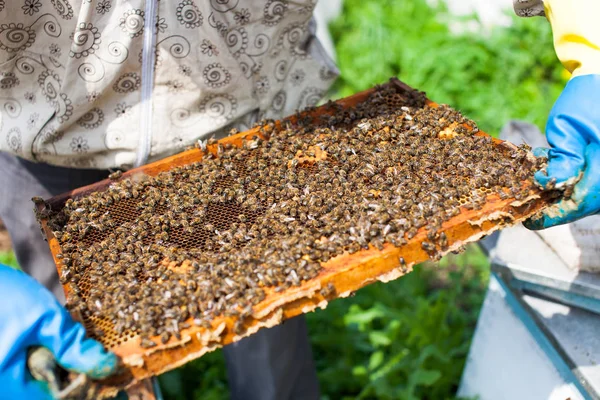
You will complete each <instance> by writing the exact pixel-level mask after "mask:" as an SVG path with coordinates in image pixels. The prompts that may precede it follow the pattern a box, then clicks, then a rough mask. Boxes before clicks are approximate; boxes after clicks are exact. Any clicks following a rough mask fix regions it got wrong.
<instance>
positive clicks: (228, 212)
mask: <svg viewBox="0 0 600 400" xmlns="http://www.w3.org/2000/svg"><path fill="white" fill-rule="evenodd" d="M410 96H411V95H409V94H407V92H405V91H402V90H399V91H398V92H397V93H393V94H390V95H387V96H386V97H385V98H384V102H385V104H386V105H387V106H388V107H391V108H399V107H402V106H404V105H406V104H407V103H409V102H411V101H413V100H414V99H412V98H411V97H410ZM363 99H364V100H368V97H365V98H363ZM324 107H325V108H327V106H324ZM328 112H332V111H331V110H329V111H328ZM333 112H335V110H334V111H333ZM195 161H197V160H195ZM189 162H194V160H192V161H189ZM234 163H235V167H234V168H235V169H236V170H237V171H238V174H239V175H240V176H244V174H245V168H244V159H242V160H238V161H235V162H234ZM180 165H181V164H180ZM298 167H299V168H303V169H304V170H306V171H307V172H308V173H309V174H311V175H312V174H316V173H317V172H318V169H317V167H316V166H315V165H313V164H311V163H304V164H300V165H299V166H298ZM167 169H168V168H167ZM163 170H165V167H163ZM157 173H158V171H155V172H152V173H149V174H154V175H156V174H157ZM127 176H129V173H126V174H124V177H123V179H125V178H126V177H127ZM111 184H112V183H111V182H109V181H106V182H104V183H101V184H98V185H94V188H93V189H94V191H102V190H105V189H107V188H108V187H109V186H110V185H111ZM232 184H233V180H231V179H228V178H225V179H222V180H220V182H219V183H218V185H219V186H220V187H223V188H229V187H231V185H232ZM81 193H82V194H88V193H89V190H85V191H82V192H81ZM475 193H477V194H478V195H479V196H481V197H487V196H489V195H492V194H493V192H492V190H491V189H487V188H483V187H481V188H477V189H476V190H475ZM70 197H71V195H67V196H62V197H60V198H59V199H51V200H49V201H48V203H49V204H51V205H52V209H53V210H54V211H55V212H56V211H58V212H60V207H61V206H62V205H64V203H65V201H66V200H67V199H68V198H70ZM72 197H73V198H77V197H78V194H77V193H76V194H74V195H73V196H72ZM140 198H141V196H140V197H138V198H137V199H136V198H129V199H122V200H121V201H119V202H116V203H114V204H113V205H111V206H108V207H102V208H100V209H99V210H98V211H99V213H100V214H105V213H107V214H108V215H110V217H112V219H113V220H114V222H115V225H114V226H113V227H112V228H108V229H105V230H103V231H100V230H98V229H96V228H94V227H91V228H90V229H89V230H88V231H87V232H86V234H85V236H84V237H83V239H82V243H83V244H85V245H86V246H91V245H93V244H95V243H100V242H102V241H103V240H105V239H106V238H107V237H108V236H109V235H110V234H111V232H113V231H114V230H115V229H117V227H119V226H123V225H124V224H127V223H131V222H133V221H134V220H136V218H138V217H139V216H140V211H139V208H138V203H139V202H140V201H141V200H140ZM471 201H472V198H471V197H469V196H462V197H460V199H459V204H460V205H461V206H464V205H467V204H469V203H470V202H471ZM266 207H267V205H266V204H265V203H264V202H263V201H259V207H257V208H256V209H255V210H254V211H252V210H250V209H247V208H244V207H242V206H240V205H239V204H237V203H236V202H234V201H231V202H226V203H223V204H210V205H209V208H208V210H207V212H206V216H205V218H206V220H207V223H210V224H212V225H214V227H215V228H216V229H218V230H226V229H228V228H229V227H230V226H231V224H232V223H234V222H237V221H238V216H239V215H240V214H244V215H246V217H247V224H248V225H251V224H253V223H254V222H255V221H258V220H260V218H261V217H262V216H263V215H264V213H265V211H266ZM167 211H168V209H167V208H166V207H165V206H162V205H157V206H156V208H155V215H164V214H165V213H166V212H167ZM185 211H191V210H190V209H186V210H185ZM42 223H43V225H44V224H45V223H47V221H45V222H44V221H42ZM46 233H47V235H48V236H49V239H51V240H52V239H54V241H56V240H55V238H54V237H53V234H52V232H51V231H50V229H47V227H46ZM210 236H211V232H209V231H208V230H206V229H204V228H199V229H197V230H196V232H195V233H193V234H190V233H187V232H185V231H184V230H183V228H182V227H180V228H174V229H172V230H171V231H169V239H168V242H169V244H170V245H173V246H176V247H179V248H183V249H200V250H202V251H205V250H206V247H205V242H206V241H207V240H208V239H209V238H210ZM51 240H49V241H51ZM143 242H144V244H145V245H149V244H151V243H153V242H154V238H153V237H151V236H148V237H145V238H144V239H143ZM243 245H244V244H240V245H238V246H237V247H238V248H239V247H241V246H243ZM53 252H54V254H55V255H56V251H55V250H53ZM147 278H148V276H146V275H145V274H144V272H143V271H141V272H139V274H138V275H137V279H138V280H140V281H143V280H146V279H147ZM80 282H81V283H80V284H79V288H80V290H81V292H80V293H79V295H80V296H81V298H82V299H83V300H86V299H87V298H88V296H89V292H90V290H92V287H93V283H92V282H91V281H90V279H89V276H88V274H87V272H86V271H84V272H83V274H82V277H81V280H80ZM67 292H68V289H67ZM81 320H82V323H83V324H84V326H85V328H86V330H87V332H88V334H89V335H90V337H92V338H94V339H96V340H98V341H100V342H101V343H102V344H103V345H104V346H105V347H106V348H108V349H116V348H119V347H121V346H123V345H125V344H131V342H134V341H135V342H136V343H137V342H138V341H139V335H138V333H136V332H134V331H125V332H123V333H121V334H118V333H117V332H116V331H115V329H114V326H113V324H112V322H110V321H109V320H107V319H103V318H99V317H96V316H90V317H86V318H81Z"/></svg>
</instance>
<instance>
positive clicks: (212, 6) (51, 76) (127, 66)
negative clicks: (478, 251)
mask: <svg viewBox="0 0 600 400" xmlns="http://www.w3.org/2000/svg"><path fill="white" fill-rule="evenodd" d="M315 3H316V0H295V1H287V0H169V1H167V0H162V1H158V0H148V1H145V0H0V106H1V107H0V150H2V151H8V152H11V153H13V154H16V155H18V156H20V157H23V158H26V159H29V160H33V161H40V162H46V163H49V164H53V165H61V166H69V167H79V168H114V167H120V168H129V167H131V166H132V165H134V164H136V161H137V163H138V164H141V163H144V162H146V161H147V160H148V159H150V160H152V159H156V158H160V157H163V156H165V155H168V154H172V153H174V152H177V151H180V150H181V149H183V148H184V147H186V146H189V145H191V144H193V143H194V142H195V141H196V140H198V139H199V138H203V137H206V136H207V135H212V134H213V133H214V132H216V131H219V130H221V131H222V130H224V129H227V127H231V126H237V127H241V128H244V127H246V126H247V125H249V124H251V123H253V122H254V121H256V120H258V119H262V118H280V117H282V116H284V115H286V114H290V113H292V112H294V111H295V110H297V109H299V108H303V107H305V106H308V105H313V104H315V103H316V102H317V101H318V99H319V98H320V97H321V96H322V95H323V93H324V91H325V90H326V89H327V88H328V87H329V86H330V85H331V83H332V82H333V80H334V79H335V77H336V76H337V69H336V68H335V65H334V64H333V62H332V61H331V60H330V59H329V58H328V57H327V55H326V54H325V52H324V50H323V48H322V47H321V46H320V44H319V43H318V41H317V40H316V38H315V36H314V29H313V28H314V26H313V25H312V22H311V16H312V11H313V8H314V6H315ZM143 49H156V50H155V51H152V50H149V51H144V50H143ZM153 66H155V67H154V68H152V67H153Z"/></svg>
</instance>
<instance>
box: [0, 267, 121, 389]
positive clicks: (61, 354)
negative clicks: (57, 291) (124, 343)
mask: <svg viewBox="0 0 600 400" xmlns="http://www.w3.org/2000/svg"><path fill="white" fill-rule="evenodd" d="M0 294H1V295H2V300H0V393H1V395H0V397H2V398H6V399H28V400H29V399H32V400H35V399H51V398H52V396H51V394H50V392H49V389H48V387H47V385H45V384H43V383H40V382H38V381H36V380H34V379H33V377H32V376H31V374H30V373H29V371H28V369H27V366H26V363H27V350H28V349H29V348H30V347H32V346H44V347H46V348H48V349H49V350H50V351H51V352H52V353H53V354H54V357H55V358H56V360H57V362H58V363H59V364H60V365H61V366H62V367H63V368H65V369H68V370H72V371H75V372H80V373H84V374H86V375H88V376H90V377H91V378H104V377H106V376H108V375H110V374H111V373H113V372H114V371H115V370H116V368H117V365H118V362H117V357H116V356H115V355H114V354H113V353H108V352H107V351H105V350H104V348H103V347H102V345H101V344H100V343H98V342H96V341H94V340H92V339H87V338H86V337H85V330H84V328H83V326H82V325H81V324H79V323H76V322H74V321H73V320H72V319H71V316H70V315H69V314H68V312H67V311H66V309H64V308H63V307H62V306H61V305H60V304H59V303H58V301H57V300H56V298H55V297H54V296H53V295H52V294H51V293H50V292H49V291H48V290H46V288H44V287H43V286H41V285H40V284H39V283H38V282H37V281H35V280H34V279H33V278H31V277H29V276H28V275H26V274H25V273H23V272H21V271H17V270H14V269H12V268H9V267H7V266H5V265H1V264H0ZM4 396H6V397H4Z"/></svg>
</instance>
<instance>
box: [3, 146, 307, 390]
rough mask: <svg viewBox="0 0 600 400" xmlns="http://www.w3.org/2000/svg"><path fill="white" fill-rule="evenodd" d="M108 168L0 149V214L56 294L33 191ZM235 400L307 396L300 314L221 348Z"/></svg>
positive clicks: (31, 270)
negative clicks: (37, 159) (33, 158)
mask: <svg viewBox="0 0 600 400" xmlns="http://www.w3.org/2000/svg"><path fill="white" fill-rule="evenodd" d="M107 176H108V172H107V171H99V170H81V169H79V170H78V169H70V168H60V167H54V166H50V165H47V164H36V163H31V162H28V161H25V160H22V159H20V158H17V157H14V156H12V155H9V154H6V153H2V152H0V218H1V219H2V221H3V222H4V224H5V225H6V228H7V229H8V232H9V234H10V237H11V240H12V244H13V249H14V251H15V254H16V256H17V260H18V262H19V265H20V266H21V268H23V270H24V271H25V272H27V273H28V274H30V275H32V276H33V277H34V278H36V279H37V280H38V281H39V282H41V283H42V284H43V285H44V286H46V287H47V288H49V289H50V290H52V291H53V292H54V294H55V295H56V296H57V297H58V298H59V299H61V300H62V299H64V295H63V292H62V289H61V287H60V284H59V282H58V276H57V273H56V267H55V265H54V261H53V260H52V256H51V255H50V250H49V248H48V244H47V243H46V242H45V241H44V239H43V236H42V233H41V231H40V228H39V225H38V223H37V221H36V219H35V214H34V212H33V203H32V202H31V198H32V197H33V196H40V197H42V198H44V199H47V198H50V197H52V196H55V195H58V194H61V193H64V192H67V191H69V190H72V189H75V188H77V187H80V186H84V185H89V184H91V183H94V182H97V181H99V180H101V179H105V178H106V177H107ZM224 353H225V359H226V362H227V372H228V377H229V386H230V389H231V397H232V399H234V400H238V399H239V400H288V399H290V400H292V399H293V400H296V399H297V400H311V399H318V398H319V385H318V382H317V376H316V371H315V368H314V364H313V359H312V351H311V347H310V343H309V341H308V332H307V328H306V322H305V320H304V318H303V317H298V318H294V319H292V320H289V321H287V322H285V323H284V324H282V325H279V326H276V327H274V328H271V329H263V330H261V331H259V332H258V333H256V334H255V335H252V336H250V337H249V338H246V339H243V340H241V341H240V342H237V343H234V344H232V345H229V346H226V347H225V348H224Z"/></svg>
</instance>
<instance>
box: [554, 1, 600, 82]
mask: <svg viewBox="0 0 600 400" xmlns="http://www.w3.org/2000/svg"><path fill="white" fill-rule="evenodd" d="M544 10H545V12H546V18H548V20H549V21H550V24H551V25H552V32H553V34H554V48H555V49H556V55H557V56H558V58H559V60H560V62H561V63H562V64H563V65H564V66H565V68H566V69H567V70H568V71H569V72H571V73H572V74H573V77H575V76H579V75H589V74H600V22H598V18H599V17H600V0H545V1H544Z"/></svg>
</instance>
